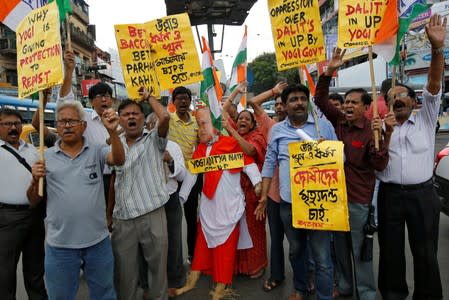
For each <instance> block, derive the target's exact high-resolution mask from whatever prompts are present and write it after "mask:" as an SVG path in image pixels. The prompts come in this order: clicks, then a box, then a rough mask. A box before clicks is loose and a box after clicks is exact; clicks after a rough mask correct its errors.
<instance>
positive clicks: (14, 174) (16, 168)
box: [0, 140, 39, 205]
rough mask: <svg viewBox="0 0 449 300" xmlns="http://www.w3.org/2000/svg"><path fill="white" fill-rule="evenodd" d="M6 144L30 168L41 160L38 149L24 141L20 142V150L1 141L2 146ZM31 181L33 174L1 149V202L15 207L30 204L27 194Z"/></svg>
mask: <svg viewBox="0 0 449 300" xmlns="http://www.w3.org/2000/svg"><path fill="white" fill-rule="evenodd" d="M4 144H6V145H7V146H9V148H11V149H13V150H14V151H16V152H17V153H19V155H20V156H22V157H23V158H25V160H26V162H27V163H28V164H29V165H30V166H33V165H34V164H35V163H36V161H37V160H38V159H39V155H38V152H37V150H36V148H35V147H34V146H33V145H31V144H27V143H25V142H24V141H22V140H20V145H19V150H17V149H16V148H14V147H13V146H11V145H10V144H8V143H6V142H5V141H3V140H0V146H2V145H4ZM31 180H32V176H31V173H30V172H29V171H28V170H27V169H26V168H25V166H23V165H22V164H21V163H20V162H19V160H18V159H17V158H16V157H15V156H14V155H12V154H11V153H9V152H8V151H7V150H6V149H4V148H2V147H0V202H1V203H4V204H14V205H26V204H30V202H29V201H28V197H27V195H26V192H27V189H28V187H29V185H30V183H31Z"/></svg>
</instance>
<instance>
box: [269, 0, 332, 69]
mask: <svg viewBox="0 0 449 300" xmlns="http://www.w3.org/2000/svg"><path fill="white" fill-rule="evenodd" d="M268 11H269V14H270V19H271V30H272V33H273V40H274V48H275V50H276V61H277V66H278V70H280V71H282V70H286V69H290V68H294V67H299V66H301V65H306V64H311V63H316V62H320V61H323V60H325V54H326V49H325V48H324V37H323V31H322V28H321V21H320V10H319V5H318V0H299V1H285V0H268Z"/></svg>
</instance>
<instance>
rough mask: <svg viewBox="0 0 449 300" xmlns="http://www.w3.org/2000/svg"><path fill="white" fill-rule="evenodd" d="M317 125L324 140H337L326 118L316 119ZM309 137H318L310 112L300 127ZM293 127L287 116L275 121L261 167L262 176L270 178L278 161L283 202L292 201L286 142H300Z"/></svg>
mask: <svg viewBox="0 0 449 300" xmlns="http://www.w3.org/2000/svg"><path fill="white" fill-rule="evenodd" d="M318 126H319V128H320V134H321V137H323V138H324V139H326V140H337V136H336V135H335V131H334V127H332V124H331V123H329V121H327V120H323V119H318ZM300 128H301V129H302V130H304V131H305V133H307V134H308V135H309V136H310V137H311V138H313V139H316V140H317V139H319V138H320V137H319V136H318V134H317V131H316V127H315V122H314V120H313V117H312V115H311V114H309V117H308V119H307V122H306V123H305V124H304V125H303V126H302V127H300ZM297 129H298V128H295V127H293V126H292V125H291V123H290V120H289V119H288V118H287V119H285V120H284V121H282V122H280V123H277V124H275V125H274V126H273V128H272V129H271V136H270V142H269V143H268V149H267V154H266V156H265V162H264V164H263V169H262V177H269V178H272V177H273V174H274V169H275V167H276V165H277V163H279V190H280V193H281V199H282V200H283V201H285V202H289V203H291V202H292V199H291V189H290V159H289V157H290V156H289V155H288V144H290V143H293V142H300V141H301V140H302V139H301V138H300V137H299V136H298V134H297V133H296V130H297Z"/></svg>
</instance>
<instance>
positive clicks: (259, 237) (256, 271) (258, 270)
mask: <svg viewBox="0 0 449 300" xmlns="http://www.w3.org/2000/svg"><path fill="white" fill-rule="evenodd" d="M226 117H227V114H225V115H224V118H225V121H224V122H223V126H224V127H225V128H226V130H227V131H228V132H229V134H230V135H232V136H233V137H234V138H235V139H236V140H237V141H238V143H239V145H240V146H241V148H242V149H243V152H244V153H245V154H247V155H250V156H252V157H253V159H254V161H255V163H256V164H257V166H258V168H259V171H262V166H263V162H264V160H265V152H266V148H267V142H266V141H265V139H264V137H263V135H262V133H261V132H260V131H259V129H257V127H256V120H255V118H254V116H253V114H252V113H251V112H250V111H248V110H243V111H241V112H240V113H239V115H238V117H237V124H235V125H234V124H232V123H233V122H232V121H231V120H226V119H229V118H226ZM233 125H234V126H233ZM240 184H241V186H242V189H243V191H244V193H245V203H246V205H245V216H246V221H247V223H248V229H249V234H250V236H251V240H252V243H253V247H252V248H249V249H243V250H238V251H237V256H236V264H235V273H236V274H245V275H248V276H250V277H251V278H259V277H261V276H262V275H263V273H264V271H265V268H266V266H267V240H266V232H265V218H263V219H262V220H257V219H256V215H255V214H254V211H255V210H256V207H257V205H258V204H259V199H260V198H259V197H257V196H256V193H255V192H254V188H253V186H252V184H251V181H250V180H249V178H248V177H247V176H246V175H245V174H242V176H241V179H240Z"/></svg>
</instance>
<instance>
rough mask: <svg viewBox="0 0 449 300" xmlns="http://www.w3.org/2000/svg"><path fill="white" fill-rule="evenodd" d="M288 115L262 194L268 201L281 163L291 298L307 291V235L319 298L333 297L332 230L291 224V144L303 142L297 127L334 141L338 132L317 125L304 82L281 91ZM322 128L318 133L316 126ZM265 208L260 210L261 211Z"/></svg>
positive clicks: (271, 146) (275, 134)
mask: <svg viewBox="0 0 449 300" xmlns="http://www.w3.org/2000/svg"><path fill="white" fill-rule="evenodd" d="M281 98H282V102H283V104H284V109H285V112H286V113H287V118H286V119H285V120H284V121H282V122H280V123H278V124H276V125H274V126H273V127H272V129H271V137H270V141H269V143H268V150H267V154H266V157H265V162H264V166H263V170H262V177H263V180H262V196H261V200H260V201H261V203H264V204H266V201H267V194H268V188H269V186H270V182H271V178H272V177H273V174H274V171H275V168H276V166H277V165H279V178H280V186H279V189H280V195H281V204H280V214H281V219H282V222H283V224H284V230H285V233H286V235H287V239H288V241H289V245H290V250H289V258H290V263H291V266H292V269H293V278H294V288H295V293H294V294H292V295H291V296H290V297H289V298H288V299H289V300H301V299H304V297H306V295H307V294H308V292H307V276H308V272H307V265H308V264H307V257H308V255H307V236H309V237H310V245H311V248H312V255H313V258H314V260H315V263H316V266H317V267H316V269H317V273H316V285H317V298H318V299H332V286H333V283H332V261H331V256H330V232H328V231H319V230H305V229H296V228H294V227H293V225H292V205H291V202H292V198H291V189H290V159H289V153H288V144H289V143H291V142H297V141H301V140H302V138H301V137H299V135H298V134H297V129H298V128H301V129H302V130H303V131H304V132H305V133H307V134H308V135H309V136H310V137H312V138H314V139H321V138H324V139H332V140H335V139H336V136H335V132H334V130H333V128H332V126H331V125H330V123H328V122H326V121H324V120H322V119H318V120H317V122H318V124H315V121H314V119H313V117H312V115H311V114H309V113H308V104H309V89H308V88H307V87H305V86H303V85H289V86H288V87H287V88H285V89H284V90H283V91H282V96H281ZM315 125H318V126H319V128H320V132H321V136H318V134H317V130H316V126H315ZM262 212H263V210H261V211H259V212H258V213H262Z"/></svg>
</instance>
